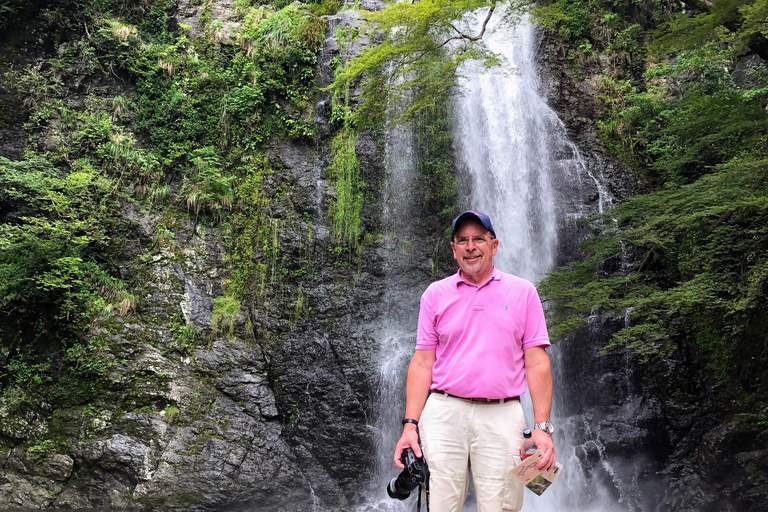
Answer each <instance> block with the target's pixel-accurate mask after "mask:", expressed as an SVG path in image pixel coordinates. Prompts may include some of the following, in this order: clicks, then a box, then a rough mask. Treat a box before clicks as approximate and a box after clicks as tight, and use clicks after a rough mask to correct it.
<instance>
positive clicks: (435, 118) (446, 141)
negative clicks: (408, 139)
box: [414, 96, 459, 232]
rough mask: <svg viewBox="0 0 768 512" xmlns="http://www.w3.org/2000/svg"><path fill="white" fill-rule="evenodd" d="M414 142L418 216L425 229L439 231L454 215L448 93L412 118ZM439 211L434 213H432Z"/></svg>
mask: <svg viewBox="0 0 768 512" xmlns="http://www.w3.org/2000/svg"><path fill="white" fill-rule="evenodd" d="M414 128H415V131H416V143H417V150H418V153H417V154H418V156H417V159H416V161H417V163H416V170H417V173H418V197H417V200H416V201H415V202H416V204H417V205H418V206H419V219H421V220H422V221H423V222H426V223H427V224H428V227H426V229H425V231H428V232H440V231H441V230H442V229H443V228H444V227H445V226H447V225H449V224H450V223H451V220H452V219H453V218H454V217H455V216H456V215H457V213H458V211H457V210H458V208H459V197H458V196H459V192H458V188H459V183H458V180H457V178H456V176H454V173H453V166H454V162H453V152H452V151H451V144H452V136H453V129H452V126H451V103H450V98H449V97H448V96H443V97H442V98H439V99H437V100H436V102H435V106H433V107H430V108H425V109H424V110H422V111H421V112H420V113H419V114H417V115H416V117H415V118H414ZM430 212H439V213H438V215H437V216H435V215H434V213H430Z"/></svg>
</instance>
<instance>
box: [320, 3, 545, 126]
mask: <svg viewBox="0 0 768 512" xmlns="http://www.w3.org/2000/svg"><path fill="white" fill-rule="evenodd" d="M529 5H530V2H528V1H526V0H509V1H505V2H501V1H497V0H459V1H456V0H421V1H418V2H399V3H394V4H391V5H389V6H388V7H386V8H385V9H383V10H381V11H379V12H365V13H364V17H365V19H366V24H365V26H364V28H363V29H362V32H361V34H359V35H358V37H369V38H371V39H373V40H377V39H378V38H381V37H383V41H381V42H377V44H374V45H371V46H368V47H366V48H365V49H364V50H363V51H362V52H361V54H360V55H359V56H357V57H353V58H352V59H350V60H349V61H348V62H347V63H346V64H345V65H344V67H343V69H341V70H340V71H339V72H338V73H337V74H336V80H335V81H334V83H333V84H332V85H331V87H330V89H331V90H332V91H334V92H336V93H344V91H345V88H346V87H347V84H349V83H352V82H354V81H356V80H358V79H359V80H361V81H362V86H363V97H364V98H365V101H364V102H363V103H362V104H361V105H360V106H359V109H358V111H357V113H356V117H357V118H360V119H363V120H365V121H366V122H381V121H382V119H383V116H384V113H385V109H386V103H387V102H391V103H396V102H398V101H399V102H402V103H403V105H405V108H404V109H403V111H402V112H403V113H402V114H401V115H400V116H399V118H398V119H406V118H410V117H412V116H413V115H414V114H415V113H417V112H419V111H421V110H423V109H424V108H427V107H433V106H435V105H436V104H437V100H438V98H441V97H442V96H444V95H446V94H451V93H452V92H453V91H454V90H455V89H454V86H456V85H457V81H458V77H459V73H460V67H461V64H462V63H464V62H465V61H468V60H470V59H476V60H479V61H481V62H483V63H484V64H485V65H486V66H492V65H494V64H497V63H498V62H499V57H498V56H497V55H495V54H493V53H492V52H489V51H488V50H487V48H486V47H485V46H484V44H483V41H482V40H483V37H484V35H485V34H486V31H487V30H489V26H490V22H491V20H492V19H493V18H498V19H500V21H497V23H514V22H516V21H518V20H519V18H520V16H521V15H522V14H524V12H525V11H526V9H527V8H528V6H529ZM495 21H496V20H495Z"/></svg>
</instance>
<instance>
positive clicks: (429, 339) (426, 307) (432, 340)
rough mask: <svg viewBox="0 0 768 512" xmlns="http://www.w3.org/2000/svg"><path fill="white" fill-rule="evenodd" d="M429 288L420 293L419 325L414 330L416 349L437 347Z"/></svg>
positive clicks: (435, 327)
mask: <svg viewBox="0 0 768 512" xmlns="http://www.w3.org/2000/svg"><path fill="white" fill-rule="evenodd" d="M431 299H432V293H430V289H429V288H427V290H426V291H425V292H424V293H423V294H422V295H421V304H420V305H419V326H418V329H417V330H416V350H434V349H436V348H437V344H438V339H439V338H438V335H437V326H436V325H435V313H434V308H433V305H432V300H431Z"/></svg>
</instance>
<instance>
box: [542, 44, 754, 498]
mask: <svg viewBox="0 0 768 512" xmlns="http://www.w3.org/2000/svg"><path fill="white" fill-rule="evenodd" d="M564 54H565V51H564V49H563V48H562V47H561V43H559V42H558V40H557V38H556V37H552V36H550V35H547V34H543V38H542V52H541V56H542V68H543V70H544V73H543V75H544V77H545V79H544V80H543V82H542V83H543V86H544V88H545V90H546V94H547V98H548V101H549V103H550V105H552V107H553V108H554V109H555V110H556V111H557V112H558V115H559V116H560V118H561V119H562V120H563V121H564V123H565V124H566V126H567V128H568V132H569V135H570V136H571V138H572V140H574V141H575V143H576V144H577V146H578V147H579V150H580V151H581V152H582V154H583V155H584V156H585V159H586V163H587V166H588V167H589V168H590V169H591V170H592V171H593V172H594V173H595V174H596V175H597V176H599V177H600V178H601V180H603V182H604V183H605V184H606V185H607V187H608V189H609V190H610V192H611V193H612V194H613V196H614V197H615V198H616V199H617V200H619V201H620V200H621V199H622V198H625V197H627V196H629V195H632V194H637V193H642V192H643V191H644V190H646V186H645V185H644V184H643V183H640V182H638V181H637V180H636V178H635V176H634V174H633V173H632V171H631V170H630V169H628V168H627V167H626V166H624V165H623V164H621V163H619V162H617V161H616V160H615V159H614V158H612V157H611V156H610V155H608V154H607V152H606V150H605V148H604V147H603V146H602V144H601V143H600V141H599V140H598V139H597V136H596V126H595V121H594V120H595V119H598V118H599V111H598V108H597V105H596V103H595V97H596V94H597V92H598V87H597V84H599V80H600V79H601V73H602V69H601V65H602V64H601V63H600V62H593V63H590V64H587V65H584V66H583V68H582V69H580V71H579V73H578V74H577V73H576V71H575V67H574V66H573V65H572V63H570V62H568V61H566V60H565V59H564V58H563V56H564ZM759 62H760V59H759V57H757V56H754V55H747V56H744V57H742V58H740V59H739V61H738V62H737V63H736V73H735V79H736V80H739V81H744V82H746V81H748V79H749V78H748V73H747V70H749V69H751V68H752V67H753V66H755V65H756V64H758V63H759ZM574 234H575V235H576V236H575V237H574V239H577V238H578V237H579V236H580V234H579V233H578V232H575V233H574ZM561 250H563V251H566V252H565V254H562V255H561V261H563V262H565V261H570V260H572V259H573V258H574V257H578V251H577V249H576V248H575V247H573V246H569V245H567V244H566V245H565V246H563V247H562V248H561ZM636 257H638V255H631V254H628V255H626V258H627V259H628V260H632V259H633V258H636ZM624 264H626V263H624ZM621 267H622V263H621V262H619V261H609V262H607V264H606V265H605V268H604V269H603V270H604V271H607V272H620V271H621V270H622V268H621ZM621 322H623V319H620V318H615V319H611V318H604V317H602V316H599V315H598V316H596V317H595V318H594V319H592V321H591V322H590V326H589V329H585V330H584V331H581V332H578V333H576V334H575V335H573V336H572V337H570V338H568V339H566V340H563V341H561V342H560V343H559V344H558V345H557V347H556V348H557V350H558V351H559V352H560V357H562V358H563V361H565V363H564V364H563V365H562V366H561V367H562V369H563V372H562V374H561V375H559V376H558V377H557V378H558V379H561V380H562V382H564V383H565V385H566V388H567V390H568V397H565V398H564V399H563V400H562V402H561V403H558V409H559V411H561V413H565V414H566V415H571V416H572V419H574V420H575V421H574V422H573V424H569V425H568V426H567V427H566V428H570V429H571V430H572V432H574V433H575V434H574V435H573V440H572V441H573V443H572V444H573V445H574V446H576V453H577V455H578V456H579V458H580V460H582V461H583V462H585V467H584V468H583V469H584V470H585V471H586V472H587V473H589V472H597V473H599V472H600V471H602V470H601V461H603V460H612V461H614V462H613V463H612V464H611V465H612V466H614V467H620V468H624V469H623V470H624V472H625V473H626V474H625V475H620V474H618V473H617V474H614V475H608V474H605V475H602V477H601V478H603V479H604V481H605V482H606V484H607V487H608V488H612V487H614V486H615V482H616V481H622V480H624V481H627V480H632V479H635V480H636V481H638V482H642V485H640V487H639V488H638V490H639V491H640V492H639V495H640V496H641V499H640V502H638V503H637V505H638V506H639V507H641V508H640V509H641V510H665V511H679V512H683V511H685V512H694V511H696V512H701V511H706V512H709V511H712V512H714V511H752V510H764V509H765V502H766V501H765V500H766V496H768V470H767V468H768V463H767V462H766V461H768V438H767V437H766V427H765V420H764V418H765V416H764V414H765V413H763V416H762V418H763V419H762V420H761V419H760V418H755V417H751V416H750V415H745V416H744V417H740V416H739V415H737V416H736V417H735V418H734V417H732V414H731V413H730V412H729V409H730V405H729V404H725V403H720V402H718V399H717V398H716V397H718V396H722V392H721V390H718V389H717V385H718V383H717V382H716V381H715V380H716V379H714V378H713V377H712V375H711V371H709V370H707V369H706V368H702V367H701V364H700V362H699V360H698V359H697V357H696V350H697V349H695V348H694V347H695V343H694V342H693V341H686V340H683V341H682V342H681V343H680V346H679V347H678V350H676V351H675V352H674V353H672V354H670V355H669V356H668V357H667V358H666V359H664V360H662V361H654V362H652V364H648V363H644V362H642V361H640V360H639V358H637V357H636V356H634V355H633V354H631V353H629V352H626V351H623V352H622V351H612V352H610V353H608V354H603V353H601V352H600V350H599V349H600V347H602V346H604V345H605V344H607V342H608V340H609V338H610V336H611V333H613V332H615V331H616V330H618V328H619V327H620V324H621ZM755 345H756V346H759V345H760V342H758V343H755V344H754V345H753V346H755ZM745 346H746V345H745ZM748 350H749V349H748ZM591 376H598V377H597V378H592V377H591ZM575 397H578V398H575ZM556 400H557V397H556ZM582 420H583V421H582ZM761 421H762V423H761ZM584 425H589V427H588V428H585V427H584ZM617 498H618V494H617Z"/></svg>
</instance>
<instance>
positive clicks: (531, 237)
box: [454, 23, 641, 512]
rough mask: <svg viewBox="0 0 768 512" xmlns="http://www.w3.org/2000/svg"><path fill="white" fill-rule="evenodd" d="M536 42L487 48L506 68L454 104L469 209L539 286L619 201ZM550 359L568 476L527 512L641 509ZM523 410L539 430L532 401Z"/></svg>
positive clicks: (494, 38)
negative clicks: (594, 165)
mask: <svg viewBox="0 0 768 512" xmlns="http://www.w3.org/2000/svg"><path fill="white" fill-rule="evenodd" d="M535 43H536V38H535V30H534V27H533V26H532V25H530V24H528V23H521V24H520V25H518V26H516V27H512V28H504V29H500V30H498V31H496V32H494V33H492V34H491V35H490V37H489V38H488V39H487V44H488V46H489V48H490V49H491V50H492V51H494V52H496V53H498V54H501V55H502V56H503V57H504V58H505V61H506V65H505V66H503V67H502V69H496V70H493V71H492V72H488V71H484V70H482V69H481V68H480V67H479V66H478V68H477V69H475V70H470V71H469V72H468V73H466V75H467V78H466V80H465V82H464V83H463V84H462V88H463V90H464V94H463V95H462V96H459V97H457V98H456V100H455V105H454V146H455V148H456V157H457V160H458V162H459V165H460V171H461V172H462V174H463V175H464V176H466V179H467V180H468V181H469V188H470V189H471V191H472V193H471V200H470V201H468V206H471V207H472V208H476V209H478V210H480V211H482V212H484V213H487V214H488V215H489V216H490V217H491V219H492V220H493V224H494V228H495V230H496V234H497V236H498V238H499V241H500V244H499V251H498V254H497V256H496V257H495V258H494V263H495V264H496V266H497V267H498V268H500V269H501V270H503V271H506V272H509V273H512V274H515V275H518V276H521V277H525V278H527V279H530V280H531V281H534V282H536V281H538V280H539V279H541V278H542V277H543V276H544V275H545V274H546V273H547V272H549V271H551V270H553V269H554V266H555V262H556V260H557V255H558V250H559V245H560V244H559V242H560V240H559V237H560V236H562V235H563V233H565V232H566V231H567V225H568V221H569V220H572V219H574V218H580V217H585V216H587V215H589V214H592V213H596V211H595V210H597V212H600V213H602V212H603V210H604V209H605V208H606V207H607V206H609V205H610V204H611V202H612V200H613V198H612V197H611V196H610V194H609V193H608V192H607V190H606V189H605V187H604V186H603V184H602V183H601V182H600V180H598V179H597V178H596V177H595V176H594V174H593V173H592V172H590V171H589V170H588V169H587V167H586V166H585V164H584V161H583V160H582V158H581V156H580V155H579V152H578V150H577V149H576V146H575V145H574V144H573V143H572V142H571V141H569V140H568V137H567V133H566V130H565V128H564V126H563V123H562V121H560V119H559V118H558V117H557V115H556V114H555V113H554V111H552V109H551V108H550V107H549V106H548V105H547V103H546V101H545V99H544V98H543V96H542V94H541V92H540V91H541V88H540V83H539V78H538V76H537V66H536V60H535V59H536V44H535ZM595 192H597V195H598V201H597V204H596V205H590V204H589V202H588V200H587V198H588V197H589V196H591V195H594V193H595ZM549 352H550V354H551V358H552V366H553V374H554V376H555V404H554V410H553V422H554V423H555V424H556V425H557V426H559V427H560V429H559V431H558V432H557V433H556V435H555V436H554V439H555V442H556V452H557V455H558V460H559V461H560V462H562V463H564V465H565V470H564V472H563V476H562V477H561V479H560V480H559V481H558V482H557V483H556V484H555V485H554V486H553V487H552V488H551V489H549V490H548V491H547V493H546V494H544V495H543V496H541V497H536V496H534V495H533V494H532V493H527V492H526V501H525V505H524V507H523V510H524V511H525V510H530V511H533V510H535V511H537V512H554V511H562V510H569V511H608V510H617V509H620V510H641V509H640V508H639V506H638V504H637V503H636V502H635V500H634V498H633V491H634V489H633V487H634V485H633V482H626V481H622V477H620V476H619V475H618V472H617V471H615V469H614V468H613V467H612V465H611V464H610V462H609V461H608V460H607V458H606V457H605V448H604V446H603V445H602V443H601V441H600V436H599V432H597V428H598V427H597V426H596V425H594V424H593V423H592V421H591V418H587V417H582V416H573V417H560V416H558V403H560V402H562V400H568V399H574V398H576V397H569V396H568V390H567V388H566V384H565V383H563V382H558V381H557V375H558V373H560V372H559V371H558V370H559V368H560V367H561V366H562V365H563V364H566V363H567V362H566V361H562V355H561V354H560V351H559V349H558V347H557V346H554V347H552V348H551V349H550V350H549ZM583 377H584V378H588V376H583ZM525 398H527V397H525ZM523 404H524V407H525V408H526V409H527V411H526V412H527V415H526V416H527V418H528V423H529V425H531V424H532V423H533V421H532V414H531V408H530V398H527V399H524V400H523ZM582 453H590V454H594V457H596V458H597V459H598V460H599V464H600V466H601V472H600V473H601V477H602V478H601V479H598V478H594V479H593V478H591V477H590V475H589V471H587V470H586V469H585V468H584V467H583V463H582V461H581V458H580V457H579V454H582ZM606 474H607V475H609V479H610V480H611V482H610V483H609V484H608V485H606V484H605V477H604V475H606ZM617 494H618V497H617ZM471 507H472V504H471V503H470V504H468V505H467V507H465V510H468V509H470V508H471Z"/></svg>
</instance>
